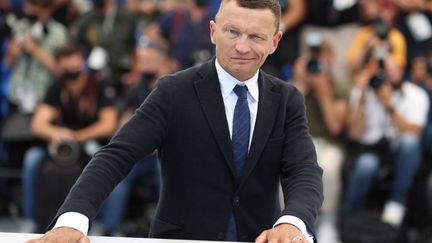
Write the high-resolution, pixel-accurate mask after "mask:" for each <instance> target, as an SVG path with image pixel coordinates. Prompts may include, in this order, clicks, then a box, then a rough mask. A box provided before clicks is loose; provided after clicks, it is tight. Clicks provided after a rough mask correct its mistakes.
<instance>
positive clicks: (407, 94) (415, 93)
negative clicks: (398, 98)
mask: <svg viewBox="0 0 432 243" xmlns="http://www.w3.org/2000/svg"><path fill="white" fill-rule="evenodd" d="M402 92H403V95H402V98H407V99H414V100H419V101H420V100H421V101H424V102H427V101H428V100H429V97H428V94H427V92H426V91H425V90H424V89H422V88H421V87H419V86H418V85H416V84H413V83H411V82H404V83H403V84H402Z"/></svg>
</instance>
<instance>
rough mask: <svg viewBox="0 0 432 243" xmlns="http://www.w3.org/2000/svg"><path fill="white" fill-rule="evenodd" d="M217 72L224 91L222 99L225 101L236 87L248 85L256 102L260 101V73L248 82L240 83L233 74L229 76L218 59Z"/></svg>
mask: <svg viewBox="0 0 432 243" xmlns="http://www.w3.org/2000/svg"><path fill="white" fill-rule="evenodd" d="M215 64H216V72H217V75H218V78H219V83H220V86H221V90H222V97H223V98H224V99H225V98H226V97H227V96H228V95H230V94H231V92H233V89H234V87H235V86H236V85H237V84H239V85H246V86H247V88H248V91H249V93H250V95H251V96H252V98H253V99H254V100H255V101H258V96H259V95H258V73H259V72H258V71H257V72H256V73H255V75H254V76H253V77H252V78H250V79H248V80H246V81H243V82H242V81H239V80H237V79H236V78H234V77H233V76H232V75H231V74H229V73H228V72H227V71H225V69H223V68H222V66H221V65H220V64H219V62H218V60H217V58H216V62H215Z"/></svg>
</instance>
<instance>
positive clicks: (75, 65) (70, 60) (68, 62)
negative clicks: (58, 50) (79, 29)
mask: <svg viewBox="0 0 432 243" xmlns="http://www.w3.org/2000/svg"><path fill="white" fill-rule="evenodd" d="M58 65H59V67H60V68H61V70H62V72H63V78H65V79H68V80H65V81H74V80H76V79H78V77H79V74H80V73H81V70H82V67H83V66H84V59H83V58H82V56H81V55H80V54H79V53H77V54H73V55H69V56H64V57H61V58H60V59H59V60H58Z"/></svg>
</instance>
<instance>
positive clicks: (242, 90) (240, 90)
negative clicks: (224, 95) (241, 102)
mask: <svg viewBox="0 0 432 243" xmlns="http://www.w3.org/2000/svg"><path fill="white" fill-rule="evenodd" d="M247 92H248V89H247V87H246V85H236V86H235V87H234V93H236V95H237V97H238V98H239V99H247Z"/></svg>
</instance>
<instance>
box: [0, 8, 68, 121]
mask: <svg viewBox="0 0 432 243" xmlns="http://www.w3.org/2000/svg"><path fill="white" fill-rule="evenodd" d="M53 1H54V0H26V1H25V2H24V5H23V10H24V14H25V18H23V19H17V20H16V21H14V22H13V23H11V26H10V28H11V29H12V33H13V38H12V39H11V40H10V41H9V43H8V52H7V55H6V58H5V62H6V65H7V66H8V68H9V69H10V70H11V74H10V75H11V76H10V80H9V92H8V98H9V102H10V103H11V104H12V107H13V108H18V111H19V112H20V113H33V112H34V108H35V106H36V104H37V103H38V102H40V101H41V100H42V99H43V97H44V96H45V93H46V91H47V88H48V87H49V85H51V83H52V82H53V80H54V78H55V76H56V75H58V74H59V73H58V72H57V70H58V69H57V68H56V65H55V64H56V63H55V60H54V53H55V51H56V50H57V49H58V48H59V47H60V46H62V45H64V44H65V43H66V40H67V30H66V29H65V27H64V26H63V25H62V24H60V23H58V22H56V21H54V20H53V19H52V18H51V16H52V12H53Z"/></svg>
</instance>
